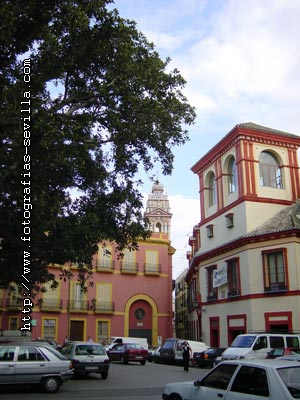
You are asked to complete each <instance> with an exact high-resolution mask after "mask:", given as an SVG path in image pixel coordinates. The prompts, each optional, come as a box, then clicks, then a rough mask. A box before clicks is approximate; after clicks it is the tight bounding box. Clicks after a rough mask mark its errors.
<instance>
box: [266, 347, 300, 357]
mask: <svg viewBox="0 0 300 400" xmlns="http://www.w3.org/2000/svg"><path fill="white" fill-rule="evenodd" d="M298 354H300V348H298V347H286V348H282V347H280V348H278V349H272V350H271V351H269V352H268V354H267V357H266V358H277V357H282V356H290V355H298Z"/></svg>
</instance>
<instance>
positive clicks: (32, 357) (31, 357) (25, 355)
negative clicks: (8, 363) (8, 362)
mask: <svg viewBox="0 0 300 400" xmlns="http://www.w3.org/2000/svg"><path fill="white" fill-rule="evenodd" d="M18 361H45V358H44V357H43V356H42V354H41V353H40V352H39V351H38V350H37V349H36V348H35V347H30V346H28V347H25V346H24V347H20V349H19V354H18Z"/></svg>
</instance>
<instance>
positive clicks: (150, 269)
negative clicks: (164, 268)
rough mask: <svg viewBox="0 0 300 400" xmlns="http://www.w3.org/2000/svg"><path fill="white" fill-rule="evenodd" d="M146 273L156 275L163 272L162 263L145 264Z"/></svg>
mask: <svg viewBox="0 0 300 400" xmlns="http://www.w3.org/2000/svg"><path fill="white" fill-rule="evenodd" d="M144 273H145V275H156V276H158V275H159V274H160V273H161V264H144Z"/></svg>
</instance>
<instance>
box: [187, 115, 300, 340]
mask: <svg viewBox="0 0 300 400" xmlns="http://www.w3.org/2000/svg"><path fill="white" fill-rule="evenodd" d="M299 147H300V136H297V135H293V134H290V133H286V132H281V131H278V130H275V129H271V128H267V127H263V126H260V125H256V124H253V123H245V124H239V125H236V126H235V127H234V128H233V129H232V130H231V131H230V132H229V133H228V134H227V135H226V136H225V137H224V138H223V139H222V140H221V141H220V142H219V143H218V144H217V145H216V146H214V147H213V148H212V149H211V150H210V151H209V152H208V153H207V154H206V155H204V157H202V158H201V159H200V160H199V161H198V162H197V163H196V164H195V165H194V166H193V167H192V171H193V172H194V173H195V174H197V175H198V177H199V186H200V209H201V220H200V222H199V223H198V224H197V225H195V226H194V229H193V236H192V237H191V238H190V240H189V243H190V245H191V252H190V253H189V255H188V258H189V269H188V273H187V277H186V281H187V284H188V286H189V288H188V304H189V311H190V312H189V326H190V330H191V332H192V335H193V338H194V339H196V340H200V339H201V340H203V341H205V342H206V343H207V344H209V345H210V346H222V347H226V346H228V345H229V344H230V343H231V342H232V340H233V339H234V338H235V337H236V336H237V335H238V334H240V333H246V332H247V331H249V330H255V331H284V332H288V331H300V173H299V171H300V169H299V160H298V154H297V151H298V149H299Z"/></svg>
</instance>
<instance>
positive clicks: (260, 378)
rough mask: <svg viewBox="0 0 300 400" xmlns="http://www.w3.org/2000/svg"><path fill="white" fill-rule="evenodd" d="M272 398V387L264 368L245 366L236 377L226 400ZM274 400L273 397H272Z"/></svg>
mask: <svg viewBox="0 0 300 400" xmlns="http://www.w3.org/2000/svg"><path fill="white" fill-rule="evenodd" d="M269 397H270V385H269V382H268V376H267V372H266V370H265V369H264V368H261V367H256V366H248V365H243V366H241V368H240V369H239V370H238V372H237V374H236V376H235V377H234V380H233V383H232V385H231V388H230V389H229V392H228V393H227V396H226V400H251V399H252V398H253V399H255V400H256V399H257V400H258V399H262V400H263V399H264V400H266V399H267V398H269ZM272 398H273V397H272Z"/></svg>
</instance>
